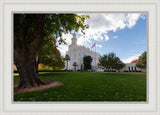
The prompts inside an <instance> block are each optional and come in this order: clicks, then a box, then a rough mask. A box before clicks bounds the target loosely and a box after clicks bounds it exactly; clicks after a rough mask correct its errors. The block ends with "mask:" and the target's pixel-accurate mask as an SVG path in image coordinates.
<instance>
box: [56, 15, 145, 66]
mask: <svg viewBox="0 0 160 115" xmlns="http://www.w3.org/2000/svg"><path fill="white" fill-rule="evenodd" d="M78 15H89V16H90V18H89V19H87V20H86V22H85V23H86V24H88V25H89V28H88V29H86V30H85V31H84V32H85V35H83V34H82V33H81V32H80V31H78V32H76V36H77V44H78V45H84V46H86V47H88V48H91V47H92V45H93V44H94V43H95V44H96V47H94V48H92V49H91V50H93V51H95V50H96V52H98V53H100V55H101V56H103V55H105V54H108V53H110V52H114V53H115V54H116V56H118V57H119V58H120V59H121V60H122V61H123V62H124V63H130V62H131V61H132V60H134V59H138V57H139V56H140V55H141V54H142V53H143V52H144V51H147V14H145V13H85V14H78ZM62 38H64V39H66V42H67V44H68V45H70V44H71V38H72V34H63V35H62ZM68 45H65V44H61V45H59V46H58V49H59V50H60V52H61V54H62V55H63V56H64V55H65V54H66V51H68Z"/></svg>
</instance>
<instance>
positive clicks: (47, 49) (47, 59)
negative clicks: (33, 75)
mask: <svg viewBox="0 0 160 115" xmlns="http://www.w3.org/2000/svg"><path fill="white" fill-rule="evenodd" d="M48 37H50V39H45V41H44V42H43V45H42V47H41V48H40V49H39V50H38V52H37V60H38V63H42V64H44V65H46V66H50V67H52V68H53V69H62V68H64V60H63V58H62V56H61V55H60V52H59V50H58V49H57V46H56V39H54V38H53V36H48Z"/></svg>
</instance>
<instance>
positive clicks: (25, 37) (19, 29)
mask: <svg viewBox="0 0 160 115" xmlns="http://www.w3.org/2000/svg"><path fill="white" fill-rule="evenodd" d="M87 18H88V16H84V15H77V14H64V13H62V14H26V13H23V14H20V13H19V14H18V13H15V14H14V63H15V65H16V67H17V70H18V72H19V75H20V83H19V87H20V88H27V87H35V86H39V85H44V84H46V82H44V81H42V80H40V79H39V78H38V74H37V71H36V69H35V68H36V64H35V58H36V54H37V51H38V50H39V48H40V47H41V45H42V44H43V42H44V41H45V40H44V38H45V37H46V38H47V37H48V36H50V35H53V37H54V38H58V37H60V39H59V40H58V41H59V43H64V42H65V39H63V38H62V37H61V36H62V33H65V34H66V33H69V32H71V31H72V30H74V31H78V30H80V31H81V32H82V33H84V32H83V30H85V29H86V28H88V25H86V24H85V20H86V19H87Z"/></svg>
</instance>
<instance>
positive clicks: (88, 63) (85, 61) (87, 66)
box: [83, 56, 93, 70]
mask: <svg viewBox="0 0 160 115" xmlns="http://www.w3.org/2000/svg"><path fill="white" fill-rule="evenodd" d="M92 60H93V59H92V57H91V56H84V57H83V64H84V70H88V69H91V62H92Z"/></svg>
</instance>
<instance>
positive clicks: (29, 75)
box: [16, 59, 46, 88]
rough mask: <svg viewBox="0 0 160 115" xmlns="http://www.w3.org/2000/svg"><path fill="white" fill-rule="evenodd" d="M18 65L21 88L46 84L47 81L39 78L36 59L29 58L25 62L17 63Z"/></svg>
mask: <svg viewBox="0 0 160 115" xmlns="http://www.w3.org/2000/svg"><path fill="white" fill-rule="evenodd" d="M16 67H17V70H18V72H19V75H20V83H19V86H18V87H19V88H31V87H36V86H40V85H45V84H46V82H45V81H42V80H40V79H39V78H38V74H37V70H36V65H35V59H29V60H27V61H25V62H24V63H22V62H20V63H17V64H16Z"/></svg>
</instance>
